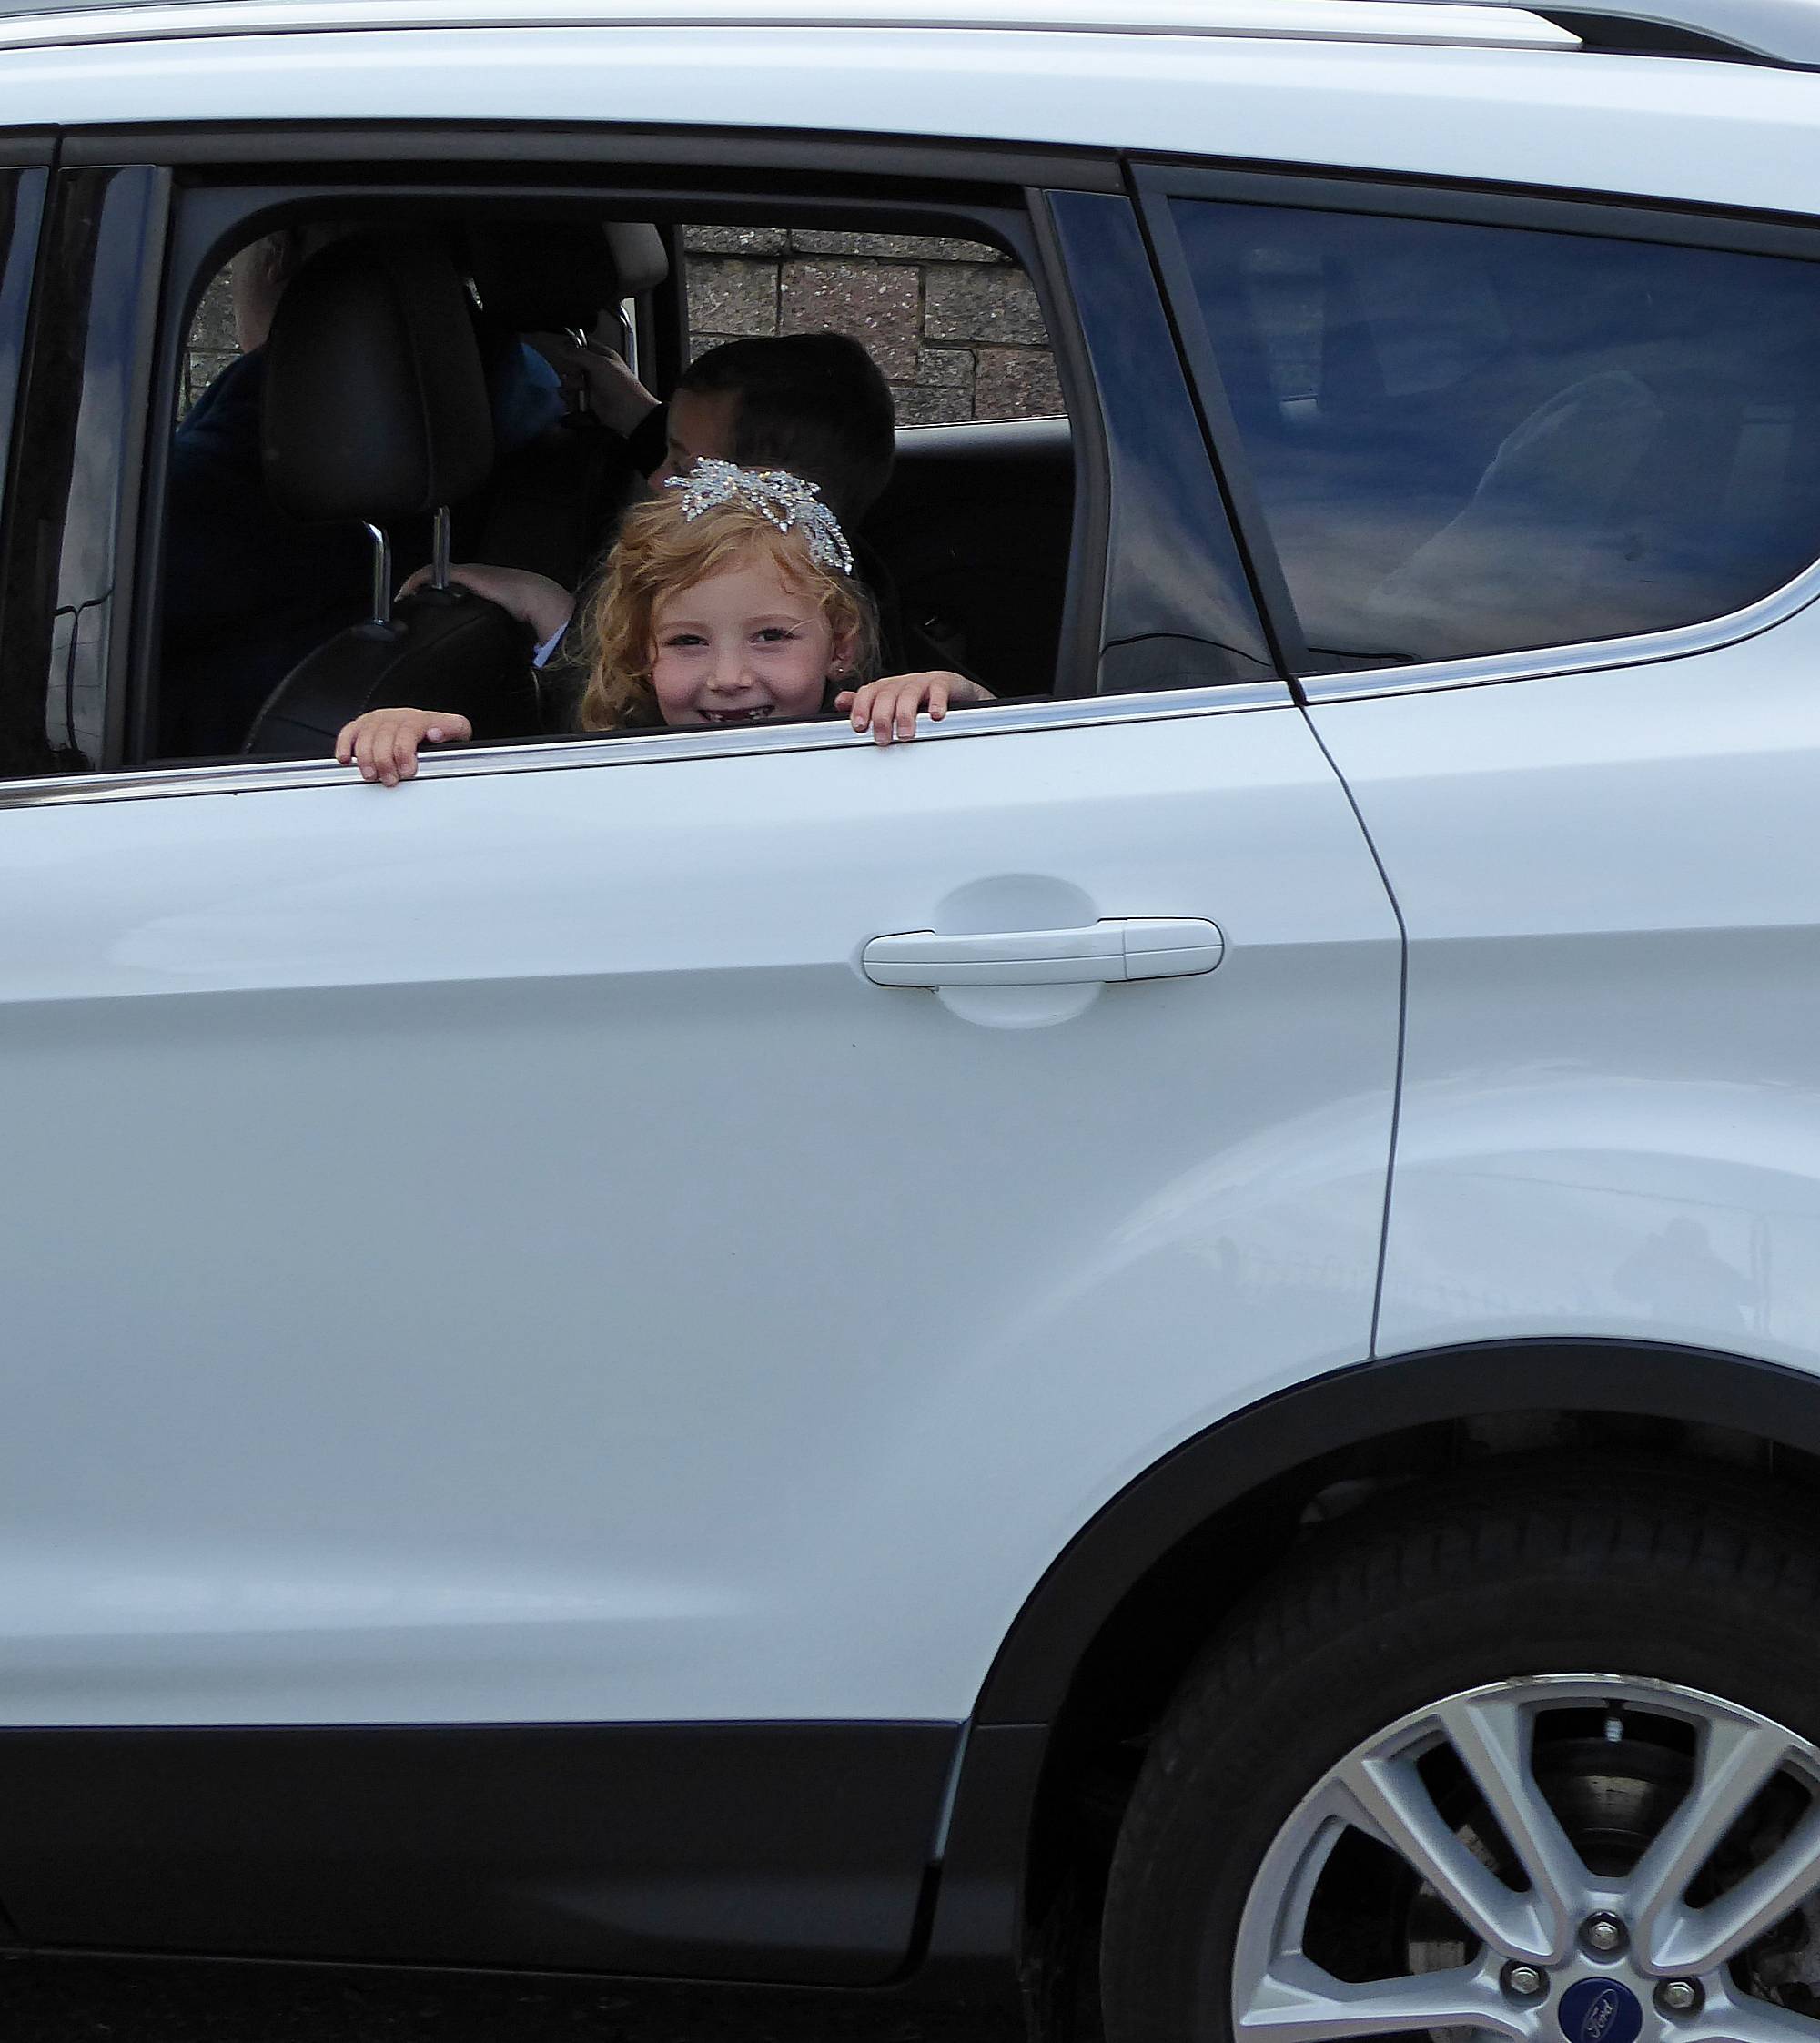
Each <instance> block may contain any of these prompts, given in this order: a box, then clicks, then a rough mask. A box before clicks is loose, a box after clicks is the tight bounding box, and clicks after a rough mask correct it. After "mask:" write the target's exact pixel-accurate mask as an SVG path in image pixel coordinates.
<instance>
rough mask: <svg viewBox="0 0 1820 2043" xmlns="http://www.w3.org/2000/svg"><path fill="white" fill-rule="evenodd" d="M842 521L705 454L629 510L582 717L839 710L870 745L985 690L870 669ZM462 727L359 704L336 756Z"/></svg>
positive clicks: (405, 748) (346, 759) (728, 720)
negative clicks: (866, 734)
mask: <svg viewBox="0 0 1820 2043" xmlns="http://www.w3.org/2000/svg"><path fill="white" fill-rule="evenodd" d="M876 631H877V622H876V617H875V612H874V610H873V607H872V602H871V599H870V597H869V596H868V594H867V592H866V590H865V588H864V584H863V583H862V582H860V581H859V580H858V578H857V577H856V575H855V573H854V556H853V551H852V548H851V547H850V545H849V544H848V541H847V538H846V535H845V533H844V531H842V529H841V525H840V521H838V520H837V519H836V518H835V517H834V513H833V511H830V510H829V508H828V507H827V505H826V504H824V502H823V501H821V491H820V490H819V489H818V488H817V486H816V485H815V484H814V483H813V482H809V481H805V480H803V479H801V478H800V477H797V476H794V475H789V474H786V473H784V472H782V471H781V470H752V469H743V468H740V467H737V466H736V465H735V464H733V462H730V461H716V460H702V461H698V462H696V464H695V466H694V467H693V469H692V470H690V472H689V474H687V475H686V476H672V477H671V478H670V479H669V480H668V482H667V483H666V485H665V487H664V491H663V493H662V496H660V497H659V498H658V499H657V500H656V501H653V502H651V503H645V504H641V505H638V506H637V507H636V508H635V509H634V510H632V511H631V512H630V513H629V514H628V516H627V518H626V521H625V523H624V527H623V529H622V533H621V538H620V542H619V544H618V546H617V547H616V548H615V549H614V551H613V555H612V563H611V565H610V567H609V569H608V571H607V577H606V581H605V582H604V584H603V585H602V591H601V593H600V596H599V598H598V599H597V601H596V602H595V603H594V604H593V606H592V609H591V615H590V616H589V618H588V620H587V624H586V636H587V641H588V644H589V648H590V659H589V664H588V679H587V685H586V688H585V690H584V691H583V693H582V696H581V709H580V716H579V723H580V727H581V730H583V731H584V732H591V731H618V730H628V729H632V730H636V729H642V728H647V727H650V726H654V725H659V724H670V725H673V726H691V725H695V726H699V725H711V726H715V727H720V728H725V727H728V726H731V725H735V724H752V723H770V722H773V721H776V722H785V721H788V720H790V719H792V718H797V717H806V716H814V715H816V714H818V713H833V714H841V713H844V714H846V715H847V716H848V717H849V718H850V720H851V722H852V723H853V727H854V730H855V731H864V730H867V729H870V731H871V732H872V734H873V736H874V738H875V740H876V742H877V743H880V744H889V743H892V742H893V741H894V740H895V739H900V738H903V739H907V738H911V737H914V736H915V730H916V715H917V712H918V711H919V710H921V709H927V711H928V712H929V713H930V715H931V716H933V717H935V718H936V719H937V720H939V719H940V718H942V717H943V716H945V714H946V713H947V711H948V709H949V708H950V707H967V706H971V705H974V704H976V703H987V702H990V701H991V700H992V699H993V698H992V695H991V693H990V692H989V691H988V690H987V689H986V688H983V687H982V686H981V685H980V684H979V683H977V682H974V681H968V680H966V679H965V678H964V677H963V676H961V675H958V674H950V673H917V674H900V675H895V676H893V677H891V678H889V679H886V680H873V679H870V678H868V677H869V675H870V674H871V672H872V669H873V664H874V660H875V644H876ZM470 735H471V730H470V725H469V723H468V720H467V719H466V718H465V717H462V716H458V715H455V714H453V713H450V712H447V711H437V710H416V709H379V710H369V711H368V712H367V713H366V714H365V715H364V716H359V717H356V718H355V719H354V721H353V722H352V723H349V724H348V725H346V726H345V727H344V728H343V730H342V731H341V733H340V734H339V736H338V737H337V739H336V741H335V756H336V758H337V759H339V761H341V763H342V764H344V765H346V764H352V765H355V766H357V767H358V768H359V772H360V775H361V777H362V778H363V779H365V780H377V781H380V782H383V783H384V784H385V785H387V786H388V787H393V786H396V785H397V784H399V781H402V780H409V779H410V777H411V776H412V774H415V772H416V771H417V753H418V748H419V746H420V744H422V743H426V742H427V743H447V742H449V741H450V740H460V739H463V738H466V737H469V736H470Z"/></svg>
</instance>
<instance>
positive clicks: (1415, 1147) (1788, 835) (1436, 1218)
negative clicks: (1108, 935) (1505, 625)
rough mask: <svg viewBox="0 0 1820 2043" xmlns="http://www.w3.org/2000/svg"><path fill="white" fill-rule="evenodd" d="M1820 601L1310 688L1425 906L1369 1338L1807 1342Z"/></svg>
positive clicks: (1818, 1306) (1810, 1332) (1813, 1231)
mask: <svg viewBox="0 0 1820 2043" xmlns="http://www.w3.org/2000/svg"><path fill="white" fill-rule="evenodd" d="M1816 661H1820V612H1815V610H1813V609H1808V610H1805V611H1804V612H1800V614H1798V615H1797V616H1795V617H1794V618H1792V619H1791V620H1789V621H1788V622H1785V623H1784V624H1782V625H1781V626H1779V627H1777V628H1776V629H1775V630H1773V631H1770V632H1763V633H1761V634H1759V635H1758V636H1756V637H1754V638H1751V639H1748V640H1746V641H1744V642H1742V643H1740V644H1737V645H1734V646H1731V647H1728V648H1725V649H1724V650H1723V651H1714V652H1704V653H1701V654H1698V655H1695V656H1691V657H1687V658H1683V659H1678V660H1663V661H1657V662H1650V663H1645V664H1642V665H1636V666H1632V667H1628V668H1625V669H1623V670H1618V671H1608V672H1603V673H1578V674H1563V675H1559V676H1556V677H1553V678H1550V679H1541V680H1534V681H1527V682H1513V683H1506V684H1503V685H1500V686H1488V687H1481V688H1463V689H1451V690H1443V691H1438V692H1434V693H1412V694H1409V695H1402V696H1391V697H1386V698H1384V699H1381V700H1376V701H1362V702H1350V703H1330V704H1328V705H1324V706H1320V707H1318V708H1317V709H1316V710H1315V711H1313V712H1312V715H1313V719H1314V721H1315V723H1316V724H1317V726H1318V728H1319V729H1320V733H1321V736H1322V738H1323V739H1324V741H1325V742H1326V743H1327V744H1328V746H1329V747H1330V751H1331V753H1332V755H1333V757H1334V759H1335V762H1336V764H1338V765H1339V766H1340V769H1341V770H1342V772H1343V773H1344V774H1345V776H1346V778H1347V780H1348V782H1349V784H1350V785H1351V787H1352V789H1353V791H1354V793H1355V794H1356V795H1357V797H1358V800H1359V803H1360V811H1361V814H1363V816H1364V818H1365V821H1366V824H1367V825H1368V827H1369V828H1370V831H1371V832H1372V834H1373V837H1374V840H1375V842H1376V844H1377V846H1378V849H1379V851H1380V855H1381V856H1382V857H1383V860H1384V863H1385V870H1386V873H1387V875H1388V876H1389V878H1390V884H1391V885H1392V886H1393V888H1394V889H1395V891H1396V895H1397V898H1398V901H1399V904H1400V906H1401V908H1402V911H1403V914H1404V916H1405V918H1406V920H1407V923H1408V926H1409V935H1410V992H1409V1035H1408V1047H1407V1051H1406V1057H1405V1066H1404V1091H1403V1099H1402V1107H1401V1114H1400V1127H1399V1137H1398V1145H1397V1165H1396V1179H1395V1188H1394V1193H1393V1197H1392V1200H1391V1207H1390V1230H1389V1237H1388V1247H1387V1263H1386V1269H1385V1284H1384V1302H1383V1311H1382V1318H1381V1321H1380V1336H1379V1338H1380V1348H1381V1349H1382V1350H1384V1351H1385V1352H1387V1353H1395V1352H1398V1351H1400V1350H1411V1349H1416V1348H1421V1347H1427V1346H1432V1345H1436V1344H1440V1343H1443V1342H1449V1341H1457V1340H1487V1339H1494V1338H1506V1337H1509V1336H1513V1335H1514V1336H1536V1335H1543V1336H1550V1337H1557V1338H1558V1337H1562V1336H1568V1335H1573V1336H1582V1335H1588V1336H1600V1337H1608V1338H1612V1339H1622V1340H1655V1341H1670V1342H1681V1343H1687V1344H1690V1345H1693V1346H1697V1347H1706V1348H1713V1349H1718V1350H1724V1351H1727V1352H1733V1353H1742V1354H1750V1355H1755V1356H1760V1357H1763V1358H1764V1359H1766V1360H1775V1361H1782V1362H1788V1363H1793V1364H1795V1365H1796V1366H1799V1367H1804V1368H1808V1369H1813V1368H1815V1367H1820V1285H1816V1283H1815V1279H1814V1275H1813V1272H1814V1270H1815V1268H1816V1267H1817V1266H1820V1172H1816V1170H1815V1160H1814V1159H1815V1156H1816V1155H1820V1049H1816V1044H1820V993H1816V984H1820V982H1816V977H1815V966H1816V964H1820V881H1816V879H1815V873H1816V870H1820V828H1817V827H1816V822H1815V804H1814V798H1813V786H1814V778H1815V772H1816V770H1820V713H1816V710H1815V699H1814V688H1813V674H1814V670H1815V662H1816Z"/></svg>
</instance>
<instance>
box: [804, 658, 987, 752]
mask: <svg viewBox="0 0 1820 2043" xmlns="http://www.w3.org/2000/svg"><path fill="white" fill-rule="evenodd" d="M994 699H995V698H994V696H993V693H992V691H991V689H989V688H984V687H982V686H981V685H980V683H978V682H976V681H969V680H968V679H967V678H966V675H965V674H951V673H927V674H889V675H887V676H886V677H885V679H884V680H883V681H869V682H867V683H866V684H865V686H864V688H847V689H844V690H843V691H842V692H841V693H839V694H838V695H836V696H835V697H834V707H835V709H836V710H843V711H844V712H846V713H847V714H848V716H849V717H850V718H851V719H852V722H853V727H854V730H855V731H864V730H868V729H869V730H870V731H871V733H872V735H873V738H874V741H875V743H879V744H892V743H895V742H896V741H897V740H899V739H909V738H914V737H915V735H916V713H917V712H918V711H919V710H927V711H928V713H929V715H930V717H931V718H932V719H933V720H934V721H935V723H940V722H941V721H942V719H943V718H944V717H945V715H946V714H947V713H948V712H949V710H950V709H969V708H972V707H973V706H974V705H975V704H976V703H989V702H992V701H993V700H994Z"/></svg>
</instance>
